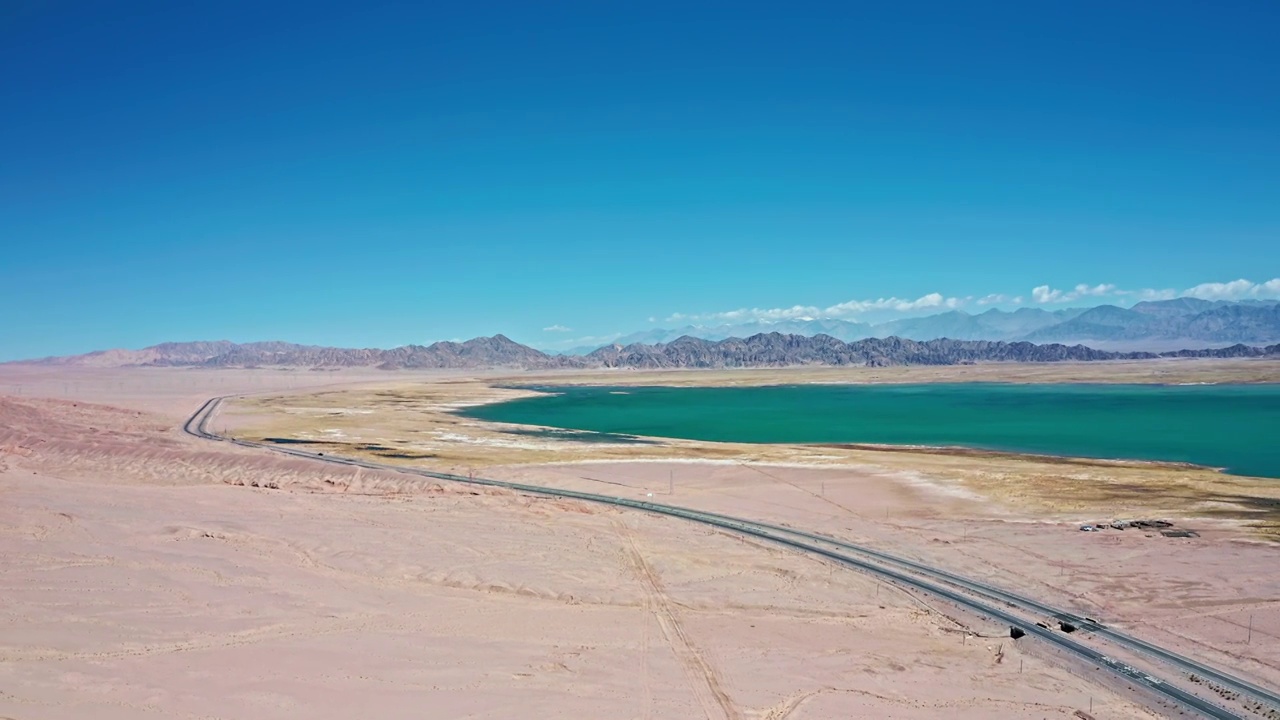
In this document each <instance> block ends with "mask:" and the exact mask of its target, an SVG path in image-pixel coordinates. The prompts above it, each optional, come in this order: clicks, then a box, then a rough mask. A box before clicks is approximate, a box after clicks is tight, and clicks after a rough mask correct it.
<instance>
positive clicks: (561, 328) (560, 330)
mask: <svg viewBox="0 0 1280 720" xmlns="http://www.w3.org/2000/svg"><path fill="white" fill-rule="evenodd" d="M542 332H554V333H566V332H573V328H567V327H565V326H563V325H549V326H547V327H544V328H542Z"/></svg>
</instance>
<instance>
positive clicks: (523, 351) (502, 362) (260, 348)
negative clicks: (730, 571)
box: [31, 333, 1280, 370]
mask: <svg viewBox="0 0 1280 720" xmlns="http://www.w3.org/2000/svg"><path fill="white" fill-rule="evenodd" d="M1159 357H1213V358H1237V357H1280V344H1275V345H1271V346H1268V347H1254V346H1249V345H1243V344H1236V345H1233V346H1230V347H1226V348H1211V349H1186V350H1178V351H1171V352H1164V353H1159V354H1157V353H1149V352H1109V351H1104V350H1097V349H1094V348H1090V347H1086V346H1084V345H1063V344H1060V343H1045V344H1035V343H1031V342H1012V343H1010V342H1003V341H987V340H949V339H941V340H927V341H916V340H910V339H906V338H900V337H889V338H867V339H863V340H856V341H854V342H845V341H843V340H840V339H838V338H834V337H831V336H830V335H816V336H813V337H807V336H804V335H794V334H783V333H758V334H756V335H752V336H751V337H747V338H726V339H723V340H705V339H702V338H696V337H688V336H686V337H681V338H678V339H676V340H674V341H672V342H669V343H658V344H645V343H632V344H630V345H625V346H624V345H609V346H606V347H603V348H599V349H597V350H595V351H594V352H592V353H590V354H588V355H585V356H580V357H578V356H565V355H548V354H546V353H543V352H540V351H538V350H535V349H533V348H531V347H528V346H525V345H521V344H520V343H517V342H515V341H513V340H511V339H510V338H507V337H505V336H503V335H494V336H493V337H481V338H475V339H472V340H468V341H466V342H461V343H459V342H437V343H432V344H431V345H425V346H424V345H405V346H402V347H398V348H392V349H390V350H380V349H373V348H365V349H355V348H335V347H324V346H315V345H296V344H293V343H286V342H255V343H244V344H237V343H232V342H229V341H225V340H220V341H213V342H190V343H162V344H160V345H154V346H152V347H149V348H144V349H142V350H108V351H100V352H94V353H88V354H86V355H76V356H71V357H58V358H45V359H43V360H36V361H31V362H32V363H34V364H40V365H46V366H68V367H208V368H222V367H306V368H355V367H368V368H378V369H383V370H398V369H436V368H438V369H485V368H510V369H525V370H545V369H557V368H579V369H592V368H633V369H647V368H747V367H790V366H803V365H833V366H852V365H862V366H889V365H958V364H968V363H988V362H1064V361H1082V362H1089V361H1098V360H1140V359H1155V358H1159Z"/></svg>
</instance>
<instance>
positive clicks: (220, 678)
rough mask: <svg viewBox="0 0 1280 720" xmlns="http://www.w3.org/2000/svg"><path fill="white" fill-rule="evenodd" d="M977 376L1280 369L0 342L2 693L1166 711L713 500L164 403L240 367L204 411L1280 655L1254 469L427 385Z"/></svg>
mask: <svg viewBox="0 0 1280 720" xmlns="http://www.w3.org/2000/svg"><path fill="white" fill-rule="evenodd" d="M780 378H781V379H780ZM978 378H981V379H1004V380H1011V381H1067V380H1090V381H1103V380H1108V379H1111V380H1114V379H1120V380H1125V381H1158V382H1195V381H1211V380H1210V378H1212V379H1217V380H1223V379H1230V380H1238V381H1267V380H1271V381H1275V380H1277V379H1280V372H1278V370H1277V364H1276V363H1272V362H1265V361H1234V362H1205V361H1169V362H1164V361H1162V362H1160V363H1133V364H1105V365H1099V364H1093V365H1088V366H1084V365H1081V366H1072V365H1060V366H1021V365H1009V366H972V367H964V368H949V369H933V368H904V369H875V370H871V369H859V370H841V371H823V370H799V371H767V372H755V371H738V372H716V373H695V372H682V373H641V372H627V373H596V374H591V375H563V374H561V375H550V376H548V375H543V376H534V375H521V376H518V377H516V378H514V379H513V378H510V377H501V376H497V375H492V376H478V375H477V374H475V373H466V374H463V373H458V372H435V373H414V374H409V373H390V374H389V373H386V372H377V371H366V370H360V371H357V370H351V371H340V372H316V371H305V370H274V369H273V370H230V369H220V370H193V369H145V368H143V369H105V368H99V369H93V368H84V369H70V368H47V367H38V368H33V367H22V366H8V367H0V499H2V502H0V570H2V571H0V597H4V598H5V601H4V603H3V604H2V605H0V610H2V612H0V717H8V718H15V719H17V720H27V719H28V718H80V717H101V718H117V717H118V718H126V717H127V718H134V717H148V716H154V717H191V718H214V717H218V718H277V717H278V718H286V717H288V718H293V717H316V718H348V717H353V716H356V717H381V716H391V717H400V716H407V715H414V716H424V715H425V716H430V717H489V718H508V717H600V718H690V717H706V718H717V719H718V718H744V719H746V718H769V719H770V720H780V719H781V718H791V719H792V720H798V719H803V718H830V717H887V718H933V717H940V716H946V717H957V718H988V717H1025V718H1044V717H1062V718H1067V717H1073V716H1076V715H1074V714H1075V713H1076V712H1077V711H1083V712H1090V713H1091V714H1092V716H1093V717H1096V718H1129V717H1151V716H1155V715H1156V714H1158V713H1155V712H1153V711H1152V710H1151V709H1148V708H1147V707H1146V706H1145V704H1146V701H1145V700H1144V698H1142V697H1139V696H1136V695H1132V694H1130V693H1128V692H1126V691H1125V689H1124V688H1123V687H1122V686H1120V685H1119V684H1117V683H1114V682H1109V681H1107V680H1106V677H1105V676H1103V675H1101V674H1100V673H1097V672H1096V671H1093V670H1092V669H1091V668H1087V667H1077V666H1074V665H1072V664H1070V663H1069V662H1066V661H1064V660H1063V659H1062V658H1058V657H1056V656H1054V655H1053V654H1052V653H1049V652H1047V651H1044V650H1043V649H1039V648H1038V647H1037V645H1035V644H1034V643H1028V642H1018V643H1015V642H1012V641H1011V640H1009V638H1008V637H1007V633H1005V632H1004V631H1005V630H1006V628H1002V627H995V626H992V625H991V624H990V623H983V622H981V621H979V620H976V619H973V618H966V617H964V616H960V615H956V614H955V613H953V612H950V611H947V610H946V609H945V608H939V607H935V606H934V604H933V603H931V602H929V600H928V599H927V598H921V597H917V596H914V595H909V594H907V593H905V592H903V591H900V590H898V589H896V588H893V587H892V586H886V585H881V584H880V583H877V582H876V581H875V580H873V579H871V578H869V577H866V576H863V575H860V574H857V573H854V572H851V571H848V570H842V569H840V568H837V567H834V566H833V565H831V564H828V563H826V562H823V561H819V560H816V559H813V558H811V557H807V556H804V555H801V554H799V553H795V552H790V551H785V550H781V549H778V548H775V547H771V546H767V545H764V544H762V543H759V542H755V541H748V540H744V539H741V538H739V537H737V536H734V535H732V534H729V533H727V532H720V531H715V530H711V529H707V528H704V527H700V526H695V525H691V524H688V523H682V522H679V521H677V520H674V519H667V518H661V517H656V516H651V515H647V514H643V513H637V512H627V511H620V510H614V509H606V508H603V507H600V506H593V505H588V504H584V503H579V502H574V501H565V500H549V499H539V498H535V497H530V496H525V495H521V494H517V493H512V492H508V491H502V490H492V489H490V490H478V489H475V488H471V487H468V486H460V485H454V484H450V483H447V482H436V481H432V480H429V479H426V478H422V477H417V476H411V475H406V474H402V473H398V472H395V471H393V470H386V471H373V470H366V469H353V468H344V467H338V466H333V465H329V464H325V463H321V462H318V461H312V460H306V459H301V458H295V457H286V456H282V455H278V454H274V453H270V452H267V451H263V450H256V449H247V448H238V447H234V446H231V445H228V444H226V443H212V442H207V441H202V440H199V439H196V438H193V437H190V436H187V435H184V434H183V433H182V432H181V431H180V430H179V426H180V425H181V424H182V422H183V421H184V420H185V419H186V417H187V416H189V415H190V414H191V412H193V411H194V410H195V409H196V408H197V407H199V405H200V404H201V403H202V402H203V401H204V400H206V399H208V398H209V397H213V396H233V400H232V401H231V402H230V403H229V404H228V405H227V406H226V408H225V410H224V411H223V412H222V413H220V414H219V415H218V416H217V417H215V419H214V421H213V423H212V429H214V430H216V431H218V432H228V433H229V434H232V435H235V436H238V437H246V438H254V439H260V438H263V437H275V438H280V439H304V440H306V439H311V440H323V441H324V442H327V443H334V446H325V447H326V450H327V451H329V452H332V453H335V454H351V455H356V456H363V457H369V458H374V459H377V460H378V461H380V462H386V463H390V464H395V463H403V464H406V465H414V466H425V467H432V468H435V469H442V470H455V471H458V472H462V473H465V472H476V473H483V474H484V475H485V476H486V477H495V478H511V479H519V480H522V481H525V482H531V483H538V484H547V485H556V486H561V487H568V488H579V489H589V490H591V491H594V492H608V493H612V494H617V495H623V496H631V497H640V496H645V497H647V496H648V494H649V493H653V494H654V495H655V496H662V497H663V499H664V500H668V501H670V502H672V503H675V504H680V505H685V506H692V507H700V508H706V509H713V510H717V511H721V512H726V513H730V514H734V515H739V516H743V517H751V518H758V519H768V520H774V521H781V522H786V523H791V524H794V525H797V526H802V527H806V528H811V529H814V530H821V531H824V532H828V533H830V534H833V535H839V536H841V537H844V538H847V539H850V540H856V541H864V542H867V543H872V544H875V545H877V546H880V547H883V548H884V549H886V550H892V551H894V552H897V553H900V554H903V555H907V556H910V557H914V558H919V559H923V560H927V561H929V562H931V563H935V564H937V565H939V566H942V567H946V568H948V569H951V570H954V571H956V572H961V573H964V574H966V575H970V576H974V577H978V578H982V579H986V580H988V581H991V582H993V583H997V584H1000V585H1003V586H1006V587H1009V588H1011V589H1018V590H1020V591H1025V592H1027V593H1029V594H1034V595H1036V596H1039V597H1043V598H1044V599H1045V600H1049V601H1053V602H1055V603H1059V604H1061V605H1064V606H1069V607H1073V608H1076V609H1079V610H1080V611H1082V612H1088V613H1090V614H1092V615H1094V616H1096V617H1101V618H1103V619H1104V620H1106V621H1107V622H1109V623H1112V624H1113V625H1115V626H1117V627H1121V628H1124V629H1126V630H1129V631H1131V632H1132V633H1133V634H1136V635H1139V636H1141V637H1143V638H1145V639H1148V640H1152V641H1156V642H1159V643H1161V644H1163V645H1165V646H1167V647H1170V648H1171V649H1177V650H1180V651H1183V652H1186V653H1188V654H1191V655H1194V656H1196V657H1197V658H1200V659H1202V660H1205V661H1208V662H1212V663H1214V664H1216V665H1218V666H1220V667H1222V668H1224V669H1229V670H1230V671H1232V672H1234V673H1236V674H1238V675H1241V676H1242V677H1246V678H1249V679H1252V680H1254V681H1257V682H1261V683H1263V684H1266V685H1268V686H1270V687H1275V686H1277V685H1280V602H1277V600H1276V598H1278V597H1280V573H1276V572H1275V567H1276V552H1277V546H1276V545H1275V544H1274V541H1273V537H1274V534H1273V532H1272V528H1273V527H1274V525H1273V523H1274V522H1275V519H1274V518H1273V517H1271V515H1270V512H1272V511H1269V510H1267V509H1266V504H1265V502H1262V503H1261V504H1259V502H1260V501H1266V500H1269V499H1277V498H1280V492H1277V491H1276V490H1273V489H1272V486H1271V485H1268V484H1267V481H1263V480H1257V479H1250V478H1234V477H1229V476H1222V475H1219V474H1217V473H1213V472H1211V471H1207V470H1200V469H1187V468H1173V467H1161V466H1149V465H1141V464H1123V463H1082V464H1072V463H1062V462H1050V461H1047V460H1044V459H1035V458H1019V457H1011V456H977V455H944V454H926V453H900V452H892V453H890V452H881V451H875V450H870V449H865V448H807V447H781V446H779V447H769V448H761V447H758V446H757V447H754V448H748V447H746V446H736V445H715V444H707V443H691V442H663V443H657V444H637V443H617V444H613V445H611V444H603V445H602V444H599V443H594V444H590V445H589V446H588V444H587V443H577V442H574V441H572V440H571V439H569V440H566V439H564V438H538V437H530V436H525V435H516V434H512V433H511V432H510V430H511V428H505V427H501V426H495V427H485V426H483V425H482V424H479V423H476V422H475V421H471V420H465V419H462V418H459V417H457V416H455V415H452V414H450V413H449V412H448V410H449V409H450V408H452V407H457V406H458V404H460V403H469V402H484V401H491V400H494V399H498V398H502V397H508V396H511V395H512V394H514V393H519V392H522V391H513V390H506V389H502V388H501V387H498V386H504V385H508V384H511V383H512V382H519V383H525V382H529V383H532V382H551V381H554V382H608V383H611V384H623V383H630V382H634V383H644V384H667V383H727V382H734V383H736V382H743V383H767V382H872V381H894V380H896V381H904V380H912V381H925V380H929V379H953V380H954V379H978ZM397 456H398V457H397ZM1208 494H1215V495H1216V496H1217V497H1216V499H1213V498H1210V497H1209V496H1208ZM1231 498H1252V499H1258V501H1253V500H1251V501H1249V502H1245V501H1243V500H1236V501H1234V502H1233V501H1231ZM1206 503H1213V504H1206ZM1260 508H1261V509H1260ZM1104 511H1105V512H1107V515H1102V514H1101V513H1103V512H1104ZM1111 515H1114V516H1117V517H1122V516H1129V517H1141V516H1147V515H1150V516H1159V517H1162V518H1169V519H1172V520H1174V521H1175V523H1176V524H1177V525H1178V526H1185V527H1187V528H1190V529H1193V530H1196V531H1197V532H1198V533H1199V537H1195V538H1177V539H1175V538H1166V537H1162V536H1161V535H1159V534H1158V533H1149V532H1143V531H1139V530H1126V531H1119V530H1116V531H1108V532H1104V533H1094V534H1088V533H1080V532H1078V531H1077V530H1076V526H1077V524H1078V523H1079V522H1080V521H1082V520H1102V519H1109V516H1111ZM1171 674H1172V673H1171ZM1077 717H1078V716H1077Z"/></svg>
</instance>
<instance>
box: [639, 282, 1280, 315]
mask: <svg viewBox="0 0 1280 720" xmlns="http://www.w3.org/2000/svg"><path fill="white" fill-rule="evenodd" d="M1176 297H1197V298H1204V299H1209V300H1244V299H1249V298H1258V299H1261V298H1280V278H1275V279H1273V280H1268V281H1266V282H1262V283H1254V282H1251V281H1249V280H1235V281H1232V282H1227V283H1202V284H1200V285H1196V286H1195V287H1193V288H1188V289H1186V290H1183V291H1181V292H1179V291H1177V290H1172V289H1155V288H1143V289H1141V290H1124V289H1122V288H1120V287H1118V286H1117V285H1115V284H1114V283H1098V284H1097V285H1090V284H1088V283H1080V284H1078V285H1076V286H1075V287H1072V288H1071V289H1069V290H1062V289H1058V288H1054V287H1051V286H1049V285H1040V286H1037V287H1035V288H1032V290H1031V294H1030V297H1027V296H1023V295H1013V296H1010V295H1005V294H1004V293H991V294H989V295H984V296H982V297H980V298H978V299H977V300H975V299H974V297H973V296H966V297H948V296H945V295H943V294H942V293H938V292H932V293H928V294H925V295H921V296H920V297H918V298H916V299H914V300H908V299H905V298H899V297H887V298H876V299H874V300H871V299H868V300H848V301H846V302H842V303H838V304H836V305H830V306H828V307H818V306H816V305H792V306H790V307H777V308H739V309H737V310H727V311H724V312H711V313H672V314H671V315H669V316H667V317H666V318H665V320H664V322H666V323H681V324H689V323H702V322H715V323H745V322H766V323H769V322H778V321H782V320H814V319H840V318H847V317H850V316H859V315H863V314H867V313H910V312H917V311H922V310H942V309H948V310H955V309H958V308H962V307H965V306H968V305H970V304H976V305H979V306H987V305H1022V304H1024V303H1026V302H1034V303H1037V304H1041V305H1047V304H1059V303H1069V302H1076V301H1079V300H1084V299H1086V298H1126V299H1129V300H1130V301H1140V300H1169V299H1172V298H1176ZM649 322H650V323H654V322H657V319H656V318H649Z"/></svg>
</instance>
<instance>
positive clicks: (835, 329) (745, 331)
mask: <svg viewBox="0 0 1280 720" xmlns="http://www.w3.org/2000/svg"><path fill="white" fill-rule="evenodd" d="M769 332H777V333H782V334H784V335H809V336H812V335H830V336H831V337H834V338H837V339H840V340H846V341H847V340H859V339H861V338H866V337H872V336H873V335H874V334H875V333H874V332H873V329H872V326H871V325H869V324H867V323H860V322H852V321H849V320H831V319H828V320H781V321H778V322H774V323H766V322H747V323H738V324H725V325H712V326H703V325H686V326H684V327H681V328H674V329H670V330H668V329H664V328H658V329H655V330H643V331H641V332H636V333H632V334H630V335H625V336H623V337H620V338H618V339H617V340H615V341H613V342H612V343H608V344H609V345H623V346H626V345H634V344H636V343H642V344H646V345H656V344H659V343H669V342H672V341H674V340H678V339H680V338H682V337H698V338H702V339H703V340H724V339H725V338H731V337H750V336H752V335H758V334H760V333H769ZM599 347H602V346H601V345H591V346H584V347H579V348H574V349H572V350H567V351H565V354H566V355H586V354H588V353H590V352H591V351H592V350H595V349H597V348H599Z"/></svg>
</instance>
